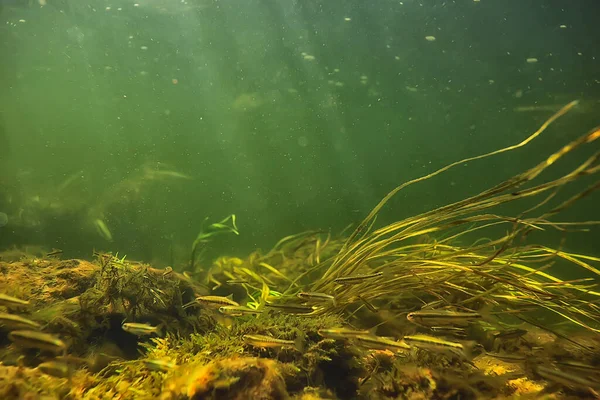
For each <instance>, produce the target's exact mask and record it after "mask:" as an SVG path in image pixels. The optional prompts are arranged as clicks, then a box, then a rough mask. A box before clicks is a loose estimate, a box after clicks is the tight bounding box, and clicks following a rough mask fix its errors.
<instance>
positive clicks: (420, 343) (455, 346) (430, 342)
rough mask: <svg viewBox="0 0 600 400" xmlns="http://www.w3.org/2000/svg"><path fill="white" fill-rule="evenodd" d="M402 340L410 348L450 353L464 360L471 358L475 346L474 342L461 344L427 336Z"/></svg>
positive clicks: (409, 337) (405, 337) (413, 336)
mask: <svg viewBox="0 0 600 400" xmlns="http://www.w3.org/2000/svg"><path fill="white" fill-rule="evenodd" d="M403 339H404V341H405V342H406V343H408V344H409V345H410V346H415V347H417V348H419V349H422V350H428V351H433V352H442V353H444V352H450V353H452V354H454V355H458V356H460V357H461V358H463V359H466V360H470V359H471V358H472V356H471V351H472V349H473V348H474V347H475V346H476V345H477V344H476V343H475V342H472V343H469V344H463V343H459V342H451V341H449V340H444V339H440V338H437V337H435V336H428V335H411V336H404V338H403Z"/></svg>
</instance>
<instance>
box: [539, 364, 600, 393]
mask: <svg viewBox="0 0 600 400" xmlns="http://www.w3.org/2000/svg"><path fill="white" fill-rule="evenodd" d="M535 372H536V373H537V374H538V375H539V376H541V377H542V378H544V379H546V380H548V381H551V382H554V383H558V384H560V385H564V386H567V387H570V388H582V389H589V388H593V389H598V388H600V382H598V381H596V380H592V379H587V378H585V377H582V376H579V375H577V374H572V373H570V372H565V371H561V370H560V369H557V368H550V367H546V366H544V365H537V366H536V367H535Z"/></svg>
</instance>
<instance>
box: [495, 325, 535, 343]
mask: <svg viewBox="0 0 600 400" xmlns="http://www.w3.org/2000/svg"><path fill="white" fill-rule="evenodd" d="M525 334H527V331H526V330H525V329H516V328H515V329H507V330H504V331H496V332H494V333H492V337H493V338H494V339H507V340H508V339H516V338H520V337H521V336H523V335H525Z"/></svg>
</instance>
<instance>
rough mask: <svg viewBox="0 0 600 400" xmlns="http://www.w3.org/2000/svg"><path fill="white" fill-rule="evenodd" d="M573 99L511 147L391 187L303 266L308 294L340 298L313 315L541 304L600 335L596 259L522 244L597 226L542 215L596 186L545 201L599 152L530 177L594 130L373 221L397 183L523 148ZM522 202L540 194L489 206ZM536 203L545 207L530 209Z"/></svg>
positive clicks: (591, 169)
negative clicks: (528, 162)
mask: <svg viewBox="0 0 600 400" xmlns="http://www.w3.org/2000/svg"><path fill="white" fill-rule="evenodd" d="M575 105H576V102H571V103H569V104H568V105H566V106H565V107H563V108H562V109H561V110H560V111H558V112H557V113H556V114H554V115H553V116H552V117H551V118H550V119H548V120H547V121H546V122H545V123H544V124H543V125H542V126H541V127H540V128H539V129H538V130H537V131H536V132H534V133H533V134H532V135H530V136H529V137H528V138H527V139H525V140H523V141H522V142H521V143H519V144H516V145H514V146H509V147H506V148H504V149H501V150H497V151H494V152H491V153H487V154H484V155H481V156H477V157H470V158H467V159H464V160H461V161H457V162H455V163H452V164H450V165H448V166H446V167H444V168H441V169H440V170H438V171H435V172H433V173H431V174H429V175H426V176H424V177H421V178H418V179H414V180H412V181H409V182H407V183H404V184H402V185H400V186H398V187H397V188H395V189H394V190H392V191H391V192H390V193H389V194H388V195H387V196H385V198H384V199H383V200H382V201H381V202H380V203H379V204H378V205H377V206H376V207H375V208H374V209H373V210H372V211H371V212H370V213H369V215H368V216H367V217H366V218H365V219H364V220H363V221H362V222H361V223H360V224H359V226H358V227H357V228H356V229H355V230H354V232H353V233H352V234H351V235H350V237H349V238H348V239H347V240H346V241H345V243H344V245H343V246H342V248H341V250H340V252H339V253H338V254H337V255H336V256H335V257H332V258H331V259H329V260H326V261H324V262H323V263H321V264H319V265H317V266H316V267H314V268H313V270H311V271H310V273H311V274H315V273H316V271H322V275H321V277H320V278H319V279H317V280H316V281H314V282H311V283H310V284H309V285H308V287H309V289H310V291H313V292H324V293H328V294H331V295H333V296H335V298H336V299H337V304H338V305H337V306H335V305H333V304H327V305H326V306H324V307H322V308H321V309H320V310H319V311H318V312H319V313H329V312H336V311H339V310H341V309H344V308H347V307H348V305H349V304H353V303H354V304H356V303H361V302H363V301H366V302H368V304H370V303H381V304H388V305H389V304H393V307H394V313H395V314H401V313H403V312H404V313H406V312H408V311H411V310H414V309H416V308H419V307H421V306H423V305H425V304H427V303H429V302H432V301H439V304H438V307H449V306H453V307H458V308H463V309H464V308H482V307H483V306H484V305H485V304H490V305H493V306H497V307H498V308H499V309H500V310H501V311H507V312H510V310H511V309H513V312H514V308H523V309H526V310H530V309H535V310H539V309H544V310H548V311H550V312H552V313H555V314H557V315H559V316H561V317H563V318H565V319H567V320H568V321H571V322H572V323H574V324H577V325H579V326H582V327H585V328H587V329H590V330H592V331H595V332H600V325H599V324H600V309H598V307H597V305H596V303H595V302H594V301H589V300H590V299H597V297H598V296H600V292H597V291H594V290H593V286H594V283H593V282H594V281H595V279H596V278H597V276H598V275H599V274H600V271H599V270H598V269H597V268H596V267H594V265H593V264H594V263H597V262H599V261H600V259H598V258H597V257H592V256H585V255H579V254H573V253H569V252H566V251H563V250H561V249H560V248H550V247H547V246H544V245H538V244H528V243H527V242H526V239H527V237H528V235H529V234H530V233H531V232H532V231H543V230H546V229H556V230H558V231H561V232H567V231H568V230H572V229H585V228H586V227H588V226H590V225H595V224H598V223H599V222H598V221H585V222H581V223H575V222H552V221H550V218H551V217H553V216H555V215H556V214H558V213H559V212H560V211H562V210H564V209H566V208H567V207H569V206H571V205H573V204H574V203H575V202H576V201H578V200H580V199H581V198H583V197H585V196H588V195H589V194H591V193H592V192H593V191H594V190H597V189H598V188H600V182H599V181H595V182H592V184H591V185H589V186H588V187H587V188H585V189H583V190H579V191H578V192H577V193H575V194H574V195H571V196H570V197H569V198H567V199H566V200H562V201H560V202H559V203H558V204H554V205H552V204H551V201H552V200H554V199H555V197H556V195H557V193H558V191H559V190H560V189H561V188H563V187H565V186H567V185H569V184H571V183H573V182H575V181H578V180H580V179H581V178H583V177H586V176H590V175H593V174H596V173H597V172H598V171H599V169H600V167H599V166H598V158H599V156H600V154H599V152H595V153H593V154H592V155H591V156H590V157H588V158H586V159H584V160H582V161H581V162H579V163H578V165H576V167H574V168H572V170H570V171H569V172H567V173H566V174H563V175H561V176H559V177H557V178H554V179H547V180H545V181H541V182H540V181H539V179H538V178H539V177H540V175H541V174H542V173H543V172H544V171H546V170H547V169H548V168H550V167H551V166H553V165H554V164H555V163H556V162H557V161H558V160H560V159H561V158H563V157H565V156H566V155H567V154H568V153H570V152H572V151H573V150H575V149H577V148H578V147H581V146H585V145H589V144H591V143H593V142H594V141H595V140H596V139H598V138H599V137H600V129H599V128H595V129H593V130H592V131H590V132H588V133H586V134H584V135H582V136H580V137H579V138H577V139H575V140H573V141H571V142H570V143H568V144H567V145H565V146H563V147H562V148H561V149H560V150H558V151H557V152H555V153H554V154H552V155H550V156H549V157H547V158H546V159H545V160H544V161H542V162H541V163H539V164H538V165H536V166H534V167H533V168H531V169H529V170H527V171H525V172H523V173H521V174H518V175H516V176H514V177H512V178H510V179H508V180H506V181H504V182H501V183H500V184H498V185H496V186H494V187H492V188H490V189H488V190H485V191H483V192H481V193H479V194H477V195H475V196H472V197H469V198H466V199H464V200H461V201H458V202H456V203H453V204H449V205H446V206H443V207H440V208H437V209H435V210H432V211H428V212H425V213H422V214H420V215H416V216H412V217H409V218H406V219H404V220H401V221H398V222H394V223H391V224H388V225H386V226H383V227H380V228H377V227H375V220H376V217H377V215H378V213H379V212H380V210H381V209H382V208H383V207H384V205H385V204H386V203H387V202H388V201H389V200H390V199H391V198H392V197H393V196H394V195H395V194H396V193H398V192H399V191H400V190H402V189H404V188H406V187H407V186H409V185H412V184H414V183H417V182H421V181H424V180H426V179H429V178H432V177H434V176H436V175H438V174H440V173H442V172H444V171H446V170H448V169H450V168H452V167H454V166H456V165H460V164H463V163H465V162H468V161H474V160H477V159H481V158H486V157H490V156H493V155H496V154H500V153H504V152H508V151H511V150H514V149H517V148H519V147H522V146H525V145H526V144H528V143H530V142H531V141H532V140H533V139H535V138H536V137H537V136H539V135H540V134H541V133H542V132H543V131H544V130H545V129H546V128H547V127H548V126H549V125H550V124H551V123H552V122H554V121H555V120H556V119H557V118H559V117H561V116H563V115H564V114H566V113H567V112H568V111H569V110H571V109H572V108H573V107H574V106H575ZM522 199H538V200H537V203H536V205H535V206H533V207H529V208H527V209H524V210H522V211H521V212H520V213H518V214H517V215H516V216H504V215H500V214H495V213H492V212H491V211H489V210H490V209H492V208H495V207H498V206H500V205H503V204H507V203H512V202H516V201H518V200H522ZM543 207H546V208H548V207H549V209H547V210H546V211H543V212H540V213H539V214H538V215H532V214H533V213H535V212H537V211H538V210H540V209H542V208H543ZM502 227H504V228H505V229H506V232H505V234H503V235H501V236H498V237H496V238H490V239H478V240H475V241H474V243H473V244H472V245H470V246H459V245H456V244H455V243H456V242H457V241H458V239H465V240H466V238H467V237H468V235H469V234H477V235H480V236H479V237H482V236H483V232H488V231H492V229H491V228H502ZM425 235H427V236H429V237H435V236H436V235H437V236H440V237H443V238H442V239H439V240H429V241H428V242H416V240H415V239H417V238H422V237H423V236H425ZM555 259H562V260H566V261H568V262H570V263H572V264H574V265H577V266H579V267H581V268H583V269H585V270H587V271H588V272H591V273H592V274H593V276H592V277H589V278H584V279H578V280H573V281H563V280H561V279H559V278H558V277H556V276H554V275H552V274H551V273H550V271H549V268H550V266H551V262H552V261H554V260H555ZM308 273H309V272H307V273H306V274H308ZM356 274H375V275H377V274H381V275H382V276H381V277H380V279H365V280H363V281H360V282H359V283H358V284H355V285H340V284H339V283H337V282H336V280H339V279H340V278H343V277H352V276H353V275H356ZM302 279H304V276H300V277H298V278H296V281H300V280H302ZM294 291H295V290H294V288H293V287H290V289H288V292H294ZM496 311H499V310H496Z"/></svg>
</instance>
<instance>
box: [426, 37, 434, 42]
mask: <svg viewBox="0 0 600 400" xmlns="http://www.w3.org/2000/svg"><path fill="white" fill-rule="evenodd" d="M425 40H427V41H428V42H433V41H435V36H425Z"/></svg>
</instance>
